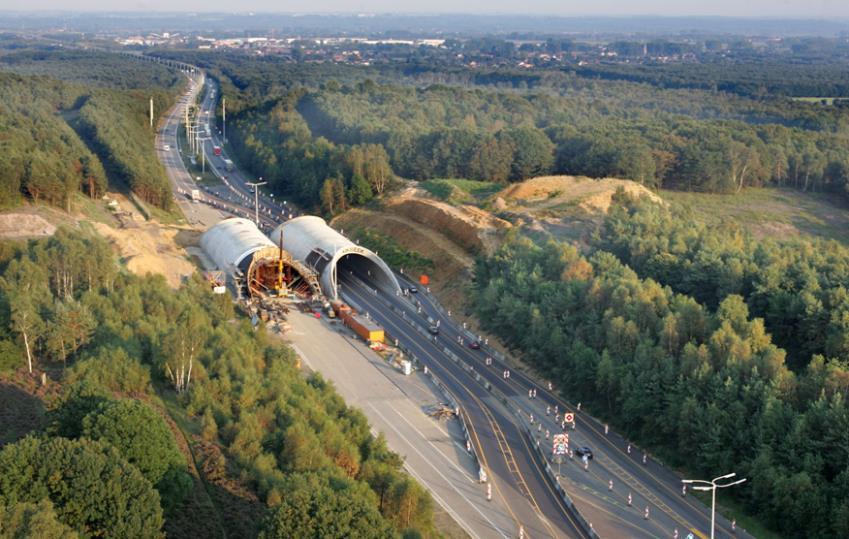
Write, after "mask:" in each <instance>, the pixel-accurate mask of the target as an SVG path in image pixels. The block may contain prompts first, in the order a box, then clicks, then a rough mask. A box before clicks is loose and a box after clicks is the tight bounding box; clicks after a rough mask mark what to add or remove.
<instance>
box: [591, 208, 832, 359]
mask: <svg viewBox="0 0 849 539" xmlns="http://www.w3.org/2000/svg"><path fill="white" fill-rule="evenodd" d="M591 243H592V245H593V247H594V248H596V249H601V250H605V251H607V252H610V253H612V254H614V255H616V256H617V258H619V260H620V261H622V263H623V264H626V265H627V266H629V267H630V268H632V269H633V270H634V271H636V272H637V273H638V274H639V275H640V276H641V277H645V278H651V279H654V280H655V281H658V282H660V283H663V284H665V285H668V286H670V287H671V288H672V289H673V290H675V291H676V292H679V293H681V294H686V295H688V296H692V297H693V298H695V299H696V300H697V301H699V302H700V303H702V304H704V305H706V306H708V307H709V308H712V309H715V308H716V307H717V306H718V305H719V304H720V303H721V302H722V300H723V299H724V298H725V297H727V296H728V295H730V294H737V295H739V296H741V297H742V298H743V299H744V300H745V301H746V304H747V306H748V308H749V311H750V312H751V313H752V315H753V316H757V317H759V318H762V319H763V320H764V323H765V326H766V329H767V331H769V332H770V333H771V334H772V336H773V337H772V338H773V340H774V341H775V342H776V344H778V345H779V346H780V347H781V348H783V349H784V350H786V351H787V363H788V365H789V366H790V367H791V368H792V369H793V370H794V371H796V372H802V371H804V369H805V368H806V367H807V366H808V365H809V363H810V362H811V361H812V360H813V359H814V358H815V357H816V356H817V355H820V356H823V357H825V358H827V359H828V360H831V361H835V362H840V363H843V364H849V249H847V248H846V247H845V246H843V245H841V244H840V243H838V242H836V241H833V240H831V241H824V240H817V241H812V240H783V241H777V240H773V239H755V238H753V237H752V236H751V235H749V234H747V233H745V232H743V231H741V230H739V229H738V228H736V227H733V226H726V227H720V228H716V227H709V226H707V225H705V224H704V223H702V222H699V221H698V220H694V219H693V218H692V216H690V215H688V213H687V212H686V211H675V210H668V209H667V208H665V207H663V206H660V205H657V204H653V203H650V202H648V201H634V200H630V199H628V198H625V197H623V198H622V199H621V203H620V204H617V205H615V206H614V207H612V208H611V211H610V212H609V214H608V215H607V216H606V217H605V219H604V223H603V225H602V226H601V227H600V229H599V231H598V233H597V234H596V235H595V236H594V237H593V239H592V240H591Z"/></svg>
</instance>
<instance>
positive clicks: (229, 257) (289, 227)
mask: <svg viewBox="0 0 849 539" xmlns="http://www.w3.org/2000/svg"><path fill="white" fill-rule="evenodd" d="M200 247H201V249H202V251H203V253H204V255H205V256H206V257H207V258H208V260H209V262H210V263H211V264H212V266H214V268H210V271H208V272H207V279H208V281H209V282H210V286H211V288H212V290H213V291H214V292H216V293H225V292H226V291H228V290H229V291H230V292H231V293H232V294H233V296H234V298H235V300H236V302H237V304H238V305H239V306H240V308H242V309H243V310H244V311H245V312H246V313H247V314H249V315H250V316H251V317H252V319H253V320H254V322H255V323H256V322H257V321H260V320H261V321H262V322H264V323H266V324H267V325H270V326H271V327H276V328H277V329H278V330H279V331H281V332H282V331H285V330H286V328H287V324H286V315H287V314H288V313H289V309H290V308H293V307H294V308H297V309H299V310H301V311H313V312H315V313H320V312H322V311H323V312H325V313H327V314H328V316H329V317H331V318H338V319H339V320H341V321H342V323H344V324H345V325H346V326H348V327H349V328H351V330H352V331H353V332H354V333H356V334H357V335H359V336H360V337H362V338H363V339H364V340H365V341H367V342H371V343H382V342H383V341H384V332H383V328H382V327H380V326H379V325H378V324H377V323H376V322H374V321H373V320H370V319H368V318H367V317H366V316H363V315H362V314H359V313H357V312H356V310H355V309H353V308H351V307H350V306H349V305H347V304H345V303H344V302H342V301H341V300H340V299H339V283H338V281H337V275H338V274H340V272H342V273H345V274H351V275H368V276H370V277H371V278H372V281H373V282H374V283H376V286H378V287H380V288H381V289H383V290H385V291H388V292H392V293H394V292H395V291H400V286H399V285H398V281H397V280H396V279H395V276H394V274H393V273H392V271H391V270H390V269H389V267H388V266H387V265H386V263H384V262H383V260H381V259H380V258H379V257H378V256H377V255H376V254H375V253H373V252H372V251H370V250H368V249H366V248H364V247H361V246H359V245H356V244H354V243H353V242H351V241H350V240H349V239H348V238H346V237H345V236H343V235H342V234H340V233H339V232H337V231H335V230H333V229H332V228H330V226H328V225H327V223H326V222H325V221H324V220H323V219H321V218H320V217H316V216H303V217H298V218H296V219H292V220H290V221H288V222H286V223H284V224H282V225H280V226H279V227H277V228H276V229H275V230H274V231H273V232H272V233H271V237H270V238H269V237H268V236H266V235H265V234H264V233H263V232H262V231H261V230H260V229H259V228H257V226H256V224H254V222H253V221H250V220H248V219H243V218H238V217H233V218H229V219H225V220H223V221H221V222H219V223H217V224H215V225H214V226H212V227H210V228H209V229H208V230H207V231H206V232H205V233H204V234H203V235H202V236H201V238H200Z"/></svg>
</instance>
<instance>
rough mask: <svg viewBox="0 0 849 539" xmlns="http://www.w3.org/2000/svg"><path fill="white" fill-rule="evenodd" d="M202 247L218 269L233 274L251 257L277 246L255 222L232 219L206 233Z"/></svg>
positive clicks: (237, 218)
mask: <svg viewBox="0 0 849 539" xmlns="http://www.w3.org/2000/svg"><path fill="white" fill-rule="evenodd" d="M200 247H201V249H203V251H204V252H205V253H206V254H207V256H209V257H210V258H211V259H212V262H213V263H215V265H216V266H217V267H218V269H221V270H224V271H226V272H228V273H231V274H232V273H233V272H235V270H236V269H237V268H239V265H240V264H241V263H242V262H243V261H244V260H245V258H247V257H248V256H249V255H251V254H253V253H255V252H257V251H259V250H260V249H263V248H265V247H275V245H274V244H273V243H271V240H269V239H268V238H267V237H266V236H265V234H263V233H262V232H260V230H259V229H258V228H257V227H256V225H255V224H254V222H253V221H250V220H248V219H242V218H241V217H232V218H230V219H224V220H223V221H221V222H220V223H217V224H216V225H214V226H212V227H210V228H209V230H207V231H206V232H204V233H203V235H202V236H201V237H200Z"/></svg>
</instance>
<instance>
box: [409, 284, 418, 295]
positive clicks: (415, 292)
mask: <svg viewBox="0 0 849 539" xmlns="http://www.w3.org/2000/svg"><path fill="white" fill-rule="evenodd" d="M407 291H408V292H410V294H418V293H419V289H418V288H416V287H415V286H411V287H410V288H408V289H407Z"/></svg>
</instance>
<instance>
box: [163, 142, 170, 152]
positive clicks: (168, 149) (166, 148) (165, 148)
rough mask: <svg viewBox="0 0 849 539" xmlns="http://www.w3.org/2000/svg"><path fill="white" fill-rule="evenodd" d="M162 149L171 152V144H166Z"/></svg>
mask: <svg viewBox="0 0 849 539" xmlns="http://www.w3.org/2000/svg"><path fill="white" fill-rule="evenodd" d="M162 149H163V150H165V151H166V152H170V151H171V145H170V144H166V145H165V146H163V147H162Z"/></svg>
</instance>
